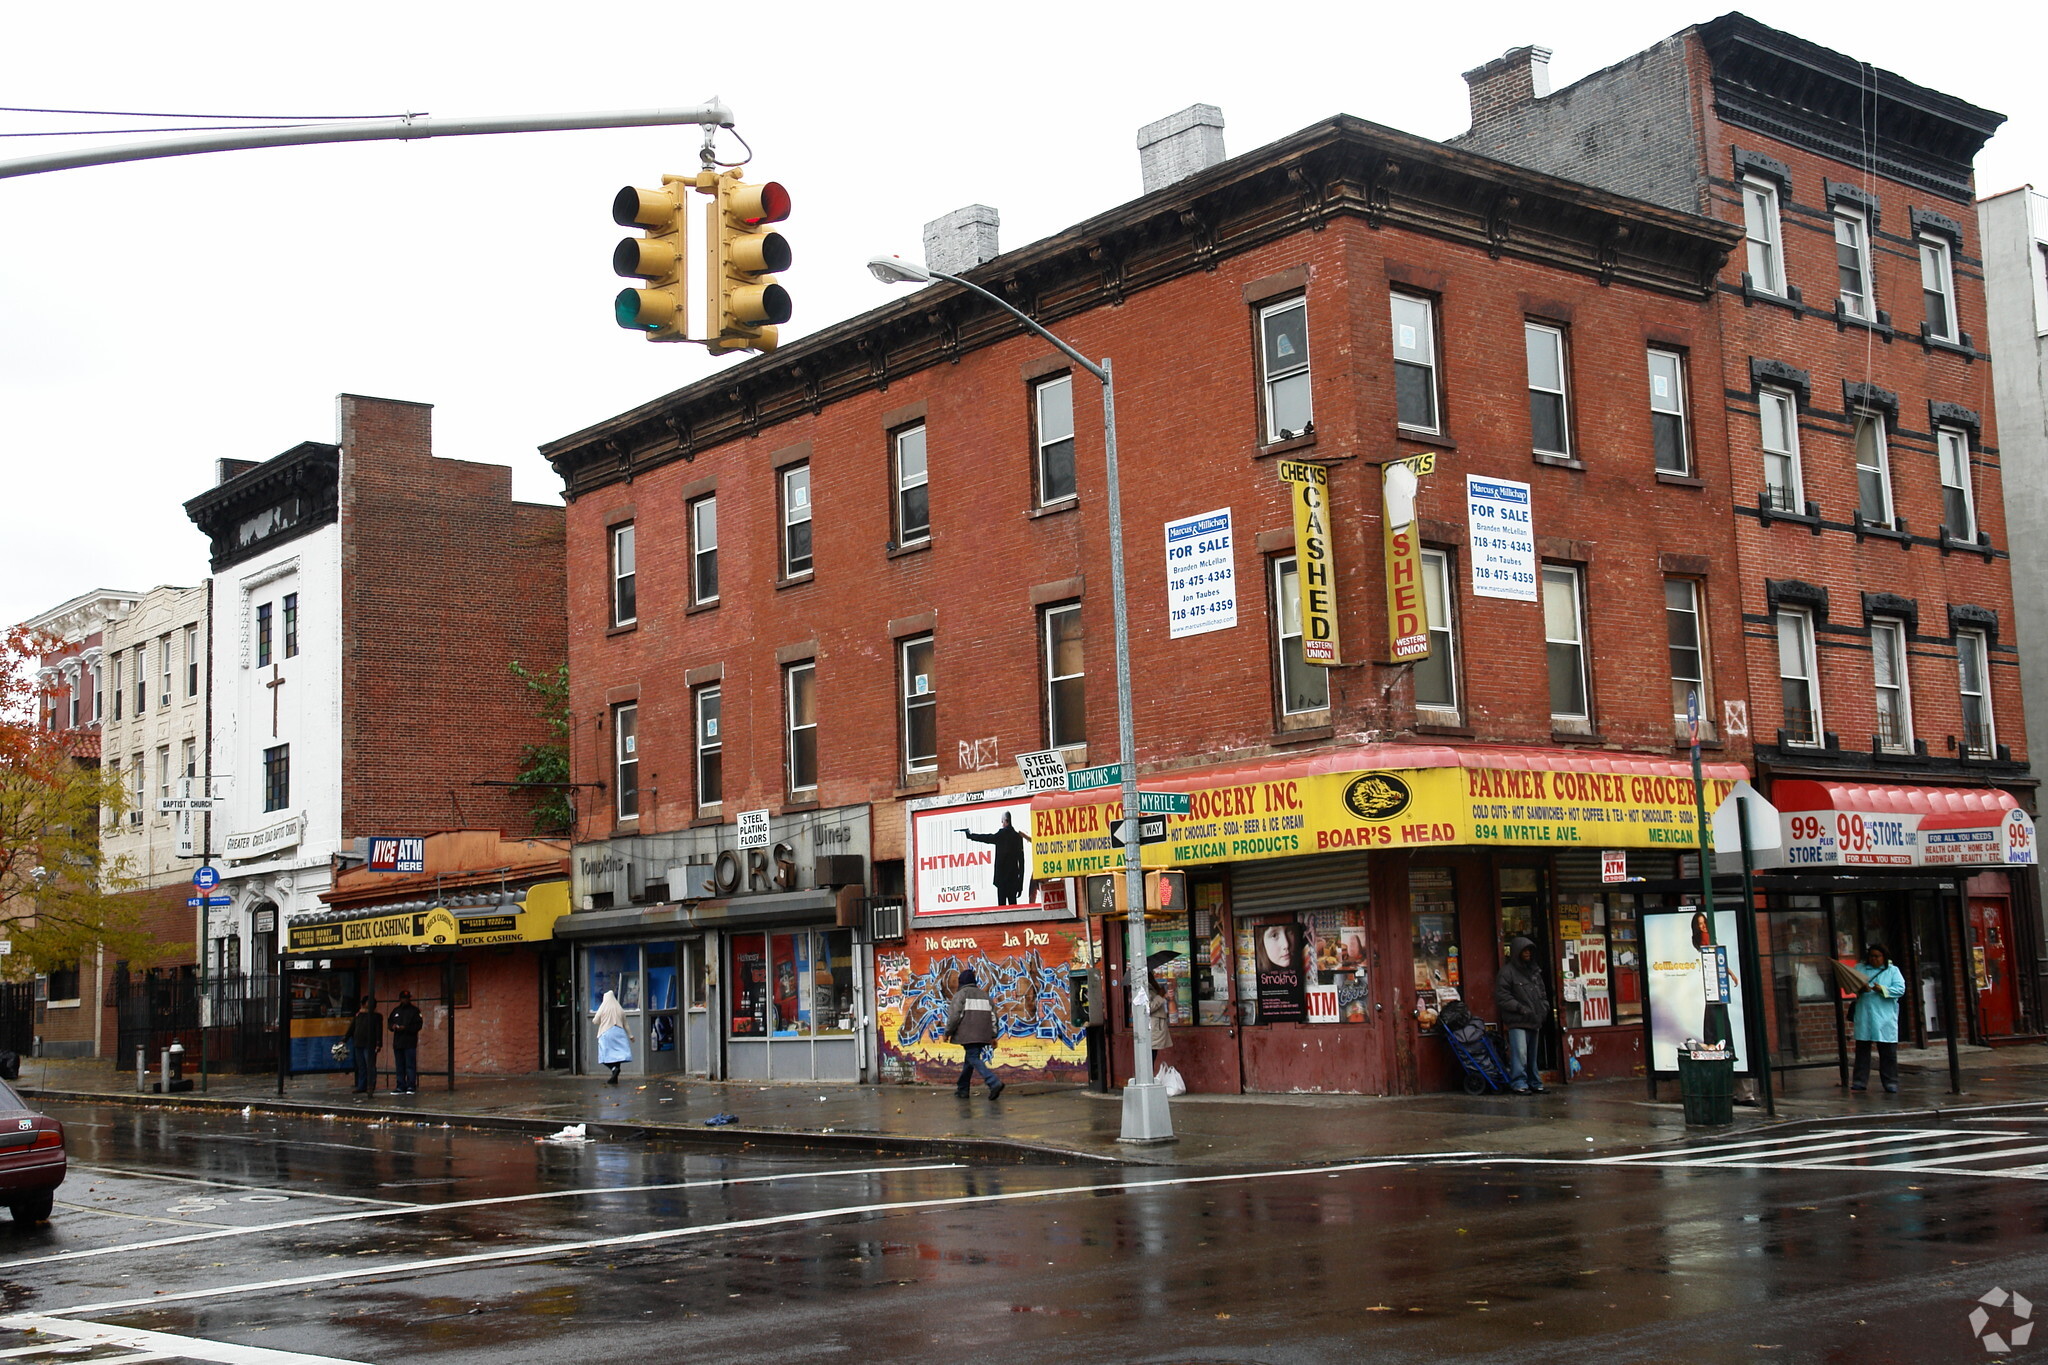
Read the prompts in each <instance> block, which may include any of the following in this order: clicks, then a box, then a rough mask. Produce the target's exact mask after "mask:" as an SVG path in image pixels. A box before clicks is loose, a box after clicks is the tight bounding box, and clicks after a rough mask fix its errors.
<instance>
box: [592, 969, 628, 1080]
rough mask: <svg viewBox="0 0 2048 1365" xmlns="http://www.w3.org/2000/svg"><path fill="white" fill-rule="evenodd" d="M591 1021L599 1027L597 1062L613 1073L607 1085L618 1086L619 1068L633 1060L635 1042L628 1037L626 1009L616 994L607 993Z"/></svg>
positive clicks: (593, 1013) (598, 1004)
mask: <svg viewBox="0 0 2048 1365" xmlns="http://www.w3.org/2000/svg"><path fill="white" fill-rule="evenodd" d="M590 1019H591V1022H592V1023H594V1024H596V1025H597V1060H598V1061H599V1062H600V1063H601V1064H603V1065H605V1066H608V1067H610V1068H611V1071H612V1075H611V1079H610V1080H608V1081H606V1082H605V1084H606V1085H617V1084H618V1083H619V1067H620V1066H621V1065H623V1064H624V1063H626V1062H630V1061H632V1060H633V1040H632V1039H631V1038H629V1037H627V1036H626V1010H625V1007H624V1006H623V1005H621V1004H620V1003H619V997H618V996H617V995H616V994H614V993H613V992H611V991H606V992H605V993H604V999H602V1000H600V1001H598V1003H597V1008H596V1009H595V1010H593V1011H591V1015H590Z"/></svg>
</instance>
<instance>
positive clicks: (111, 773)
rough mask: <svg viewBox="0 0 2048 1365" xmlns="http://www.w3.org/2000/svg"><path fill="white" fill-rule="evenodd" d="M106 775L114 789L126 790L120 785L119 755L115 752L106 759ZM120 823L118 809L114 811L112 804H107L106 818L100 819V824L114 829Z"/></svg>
mask: <svg viewBox="0 0 2048 1365" xmlns="http://www.w3.org/2000/svg"><path fill="white" fill-rule="evenodd" d="M107 777H108V780H109V781H110V782H111V783H112V784H113V787H114V789H115V790H117V791H126V790H127V788H125V787H123V786H122V785H121V758H120V755H118V754H116V755H115V756H114V757H112V758H110V759H108V760H107ZM120 823H121V816H120V813H119V812H118V811H116V810H115V809H114V808H113V807H112V806H109V807H107V818H106V819H105V820H104V821H102V822H101V824H102V825H103V826H104V827H105V828H107V829H115V828H118V827H119V826H120Z"/></svg>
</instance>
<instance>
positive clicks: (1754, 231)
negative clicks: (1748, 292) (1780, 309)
mask: <svg viewBox="0 0 2048 1365" xmlns="http://www.w3.org/2000/svg"><path fill="white" fill-rule="evenodd" d="M1742 229H1743V233H1744V235H1745V236H1747V237H1748V238H1749V283H1750V287H1751V288H1753V289H1760V290H1762V291H1763V292H1764V293H1766V294H1783V293H1784V292H1785V262H1784V251H1783V248H1782V246H1781V245H1780V243H1781V237H1780V232H1781V229H1780V226H1779V221H1778V187H1777V186H1776V185H1774V184H1772V183H1771V182H1770V181H1768V180H1755V179H1749V180H1744V181H1743V182H1742Z"/></svg>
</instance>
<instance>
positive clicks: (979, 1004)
mask: <svg viewBox="0 0 2048 1365" xmlns="http://www.w3.org/2000/svg"><path fill="white" fill-rule="evenodd" d="M946 1039H947V1041H949V1042H954V1043H958V1044H959V1045H960V1046H961V1048H962V1049H963V1050H964V1051H965V1053H966V1056H964V1057H963V1058H962V1059H961V1062H960V1081H959V1083H958V1084H957V1085H955V1086H954V1087H953V1093H954V1094H956V1095H958V1096H959V1097H960V1098H961V1099H963V1100H964V1099H966V1098H967V1092H968V1090H969V1088H970V1087H971V1086H973V1084H974V1078H975V1076H976V1075H977V1074H978V1075H979V1076H980V1077H981V1079H982V1080H984V1081H986V1082H987V1083H988V1097H989V1098H990V1099H994V1098H995V1097H996V1096H998V1095H1000V1094H1002V1093H1003V1082H1002V1081H1001V1080H999V1079H997V1077H996V1073H995V1070H994V1069H993V1068H992V1067H990V1066H989V1054H990V1053H991V1052H993V1051H994V1050H995V1041H996V1011H995V1006H994V1005H993V1004H992V1003H990V1001H989V998H988V992H987V991H985V990H983V989H982V988H981V983H980V981H978V980H977V979H976V978H975V975H974V969H973V968H971V967H970V968H968V969H967V970H966V971H964V972H962V973H960V989H959V990H957V991H955V992H953V998H952V1000H951V1001H949V1002H947V1005H946Z"/></svg>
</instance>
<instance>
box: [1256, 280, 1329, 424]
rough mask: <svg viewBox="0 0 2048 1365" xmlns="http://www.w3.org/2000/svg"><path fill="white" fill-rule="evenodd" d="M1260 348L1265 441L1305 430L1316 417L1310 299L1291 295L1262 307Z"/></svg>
mask: <svg viewBox="0 0 2048 1365" xmlns="http://www.w3.org/2000/svg"><path fill="white" fill-rule="evenodd" d="M1259 352H1260V369H1261V370H1262V372H1263V378H1262V382H1261V383H1260V388H1261V390H1262V391H1263V392H1264V394H1265V400H1266V441H1267V442H1268V443H1269V444H1270V443H1272V442H1274V441H1286V440H1291V439H1293V438H1294V437H1296V436H1301V435H1304V434H1306V433H1307V431H1308V429H1309V425H1310V424H1311V423H1312V422H1314V420H1315V409H1314V405H1313V402H1312V400H1311V397H1310V393H1309V371H1308V300H1306V299H1288V300H1287V301H1286V302H1284V303H1272V304H1268V305H1266V306H1265V307H1264V308H1261V309H1260V310H1259Z"/></svg>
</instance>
